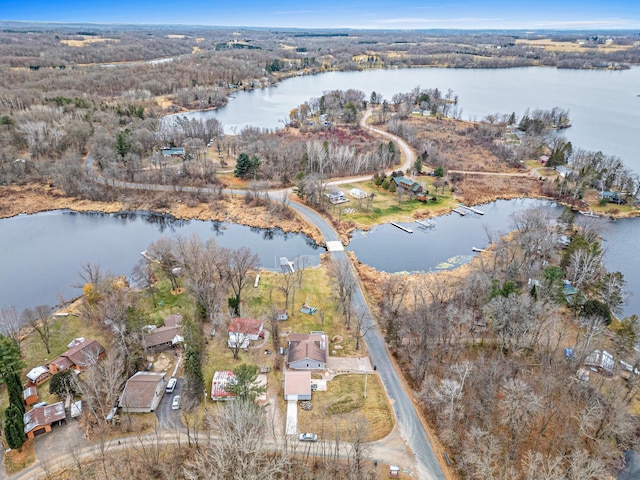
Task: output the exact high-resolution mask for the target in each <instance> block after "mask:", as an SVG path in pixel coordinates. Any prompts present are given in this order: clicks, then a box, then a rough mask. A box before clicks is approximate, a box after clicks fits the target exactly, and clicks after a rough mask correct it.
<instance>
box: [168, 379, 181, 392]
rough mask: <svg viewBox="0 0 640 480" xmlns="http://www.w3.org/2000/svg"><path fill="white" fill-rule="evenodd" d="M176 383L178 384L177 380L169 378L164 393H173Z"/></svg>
mask: <svg viewBox="0 0 640 480" xmlns="http://www.w3.org/2000/svg"><path fill="white" fill-rule="evenodd" d="M177 383H178V380H177V379H175V378H170V379H169V381H168V382H167V388H165V392H167V393H173V391H174V390H175V389H176V384H177Z"/></svg>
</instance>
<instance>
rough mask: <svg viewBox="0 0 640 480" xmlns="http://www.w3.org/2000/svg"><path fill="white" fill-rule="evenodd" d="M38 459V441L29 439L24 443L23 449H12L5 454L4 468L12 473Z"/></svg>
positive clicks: (8, 472)
mask: <svg viewBox="0 0 640 480" xmlns="http://www.w3.org/2000/svg"><path fill="white" fill-rule="evenodd" d="M35 461H36V442H35V440H27V441H26V442H25V443H24V445H22V448H21V451H20V452H19V451H17V450H11V451H10V452H7V453H5V454H4V469H5V471H6V473H7V474H9V475H12V474H14V473H17V472H20V471H22V470H24V469H25V468H27V467H28V466H29V465H32V464H33V463H34V462H35Z"/></svg>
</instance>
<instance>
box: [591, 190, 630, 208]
mask: <svg viewBox="0 0 640 480" xmlns="http://www.w3.org/2000/svg"><path fill="white" fill-rule="evenodd" d="M598 197H600V199H601V200H606V201H607V202H609V203H617V204H618V205H620V204H621V203H625V202H626V201H627V196H626V194H622V193H620V192H612V191H609V190H603V191H602V192H600V193H599V194H598Z"/></svg>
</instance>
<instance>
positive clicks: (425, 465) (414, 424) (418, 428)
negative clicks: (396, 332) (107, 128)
mask: <svg viewBox="0 0 640 480" xmlns="http://www.w3.org/2000/svg"><path fill="white" fill-rule="evenodd" d="M370 115H371V111H369V110H368V111H367V112H366V113H365V115H364V116H363V119H362V120H361V125H362V126H363V127H364V128H367V129H369V130H371V131H374V132H375V133H377V134H379V135H382V136H384V137H385V138H388V139H389V140H392V141H394V142H395V143H396V145H398V146H399V147H400V150H401V151H402V153H403V156H404V162H403V164H402V166H401V167H400V168H401V169H403V170H406V169H407V168H409V167H410V166H411V165H413V162H414V161H415V158H416V155H415V152H414V151H413V150H412V149H411V147H410V146H409V145H408V144H407V143H406V142H405V141H404V140H402V139H401V138H399V137H397V136H395V135H392V134H390V133H388V132H383V131H380V130H377V129H374V128H373V127H370V126H369V125H367V124H366V120H367V118H368V117H369V116H370ZM86 168H87V172H88V173H89V175H90V177H91V178H93V179H94V180H95V181H96V182H98V183H102V184H108V185H112V186H115V187H121V188H133V189H142V190H155V191H185V192H203V193H208V192H211V190H210V189H208V188H195V187H181V188H174V187H171V186H165V185H146V184H140V183H130V182H123V181H119V180H111V179H105V178H104V177H101V176H99V175H98V174H96V172H95V170H94V167H93V157H92V156H91V155H89V157H88V158H87V162H86ZM369 178H371V176H370V175H369V176H365V177H356V178H349V179H341V180H334V182H338V183H341V182H343V181H360V180H368V179H369ZM285 192H289V190H288V189H284V190H275V191H271V192H269V196H270V197H272V198H274V199H280V198H282V195H283V194H284V193H285ZM224 193H227V194H244V191H242V190H225V191H224ZM289 205H290V207H291V208H293V209H294V210H295V211H296V212H298V213H299V214H300V215H301V216H302V217H303V218H304V219H305V220H306V221H307V222H309V223H310V224H313V225H315V226H316V227H317V228H318V229H319V230H320V233H321V234H322V236H323V237H324V241H325V244H327V243H328V242H339V240H340V237H339V235H338V233H337V232H336V231H335V230H334V229H333V227H332V226H331V225H330V224H329V222H328V221H327V220H326V219H325V218H324V217H322V216H321V215H320V214H318V213H317V212H316V211H315V210H313V209H311V208H309V207H307V206H306V205H302V204H300V203H297V202H291V203H290V204H289ZM330 253H331V256H332V258H334V259H336V260H338V261H339V260H344V261H348V258H347V256H346V254H345V252H344V250H342V249H337V250H333V251H331V252H330ZM349 265H351V263H350V262H349ZM350 275H352V276H353V280H354V284H355V285H356V288H355V291H354V293H353V297H352V303H353V306H354V307H355V308H357V309H359V310H360V311H364V312H365V317H366V319H365V325H364V328H365V329H366V328H369V330H368V331H367V334H366V335H365V341H366V343H367V347H368V350H369V356H370V357H371V361H372V363H373V364H374V365H376V367H377V370H378V373H379V375H380V378H381V380H382V383H383V384H384V387H385V389H386V391H387V394H388V395H389V397H390V398H391V404H392V407H393V411H394V413H395V415H396V418H397V422H398V428H399V431H400V434H401V435H402V437H403V439H404V440H405V441H406V442H407V445H408V446H409V448H411V450H412V451H413V453H414V455H415V459H416V466H417V470H418V475H419V478H420V479H423V480H433V479H444V478H445V475H444V473H443V471H442V469H441V467H440V464H439V462H438V460H437V459H436V457H435V454H434V453H433V449H432V448H431V444H430V443H429V440H428V437H427V433H426V431H425V429H424V426H423V423H422V421H421V419H420V416H419V415H418V412H417V410H416V406H415V405H414V403H413V401H412V399H411V397H410V396H409V394H408V393H407V392H406V391H405V390H404V386H403V384H402V382H401V381H400V377H401V374H400V373H399V372H397V371H396V370H395V368H394V366H393V363H392V361H391V358H390V356H389V352H388V350H387V348H386V345H385V342H384V340H383V338H382V336H381V335H380V332H379V331H378V329H377V326H376V324H375V322H374V321H373V316H372V315H371V311H370V309H369V305H368V304H367V302H366V300H365V297H364V293H363V291H362V289H361V287H360V282H359V280H358V277H357V275H356V274H355V272H354V270H353V267H351V268H350Z"/></svg>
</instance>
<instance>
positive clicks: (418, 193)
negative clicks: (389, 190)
mask: <svg viewBox="0 0 640 480" xmlns="http://www.w3.org/2000/svg"><path fill="white" fill-rule="evenodd" d="M391 178H392V180H393V181H394V182H395V183H396V187H397V188H402V189H403V190H404V191H406V192H409V193H411V194H412V195H413V196H414V197H415V198H416V199H417V200H419V201H421V202H426V201H427V199H428V198H427V195H428V194H429V192H428V191H426V190H425V189H424V188H422V185H420V184H419V183H418V182H415V181H413V180H411V179H410V178H406V177H391Z"/></svg>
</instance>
